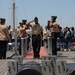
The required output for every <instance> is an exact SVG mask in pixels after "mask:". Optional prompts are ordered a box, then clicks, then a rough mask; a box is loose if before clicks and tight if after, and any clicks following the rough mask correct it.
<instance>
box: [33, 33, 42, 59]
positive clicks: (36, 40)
mask: <svg viewBox="0 0 75 75" xmlns="http://www.w3.org/2000/svg"><path fill="white" fill-rule="evenodd" d="M32 46H33V53H34V58H39V57H40V48H41V36H40V35H36V34H33V35H32Z"/></svg>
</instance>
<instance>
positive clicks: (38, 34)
mask: <svg viewBox="0 0 75 75" xmlns="http://www.w3.org/2000/svg"><path fill="white" fill-rule="evenodd" d="M32 22H34V24H30V23H32ZM27 25H29V26H30V27H31V28H32V46H33V53H34V58H40V48H41V41H42V40H41V39H42V36H43V28H42V26H41V25H40V24H39V23H38V18H37V17H35V18H34V20H32V21H30V22H29V23H27Z"/></svg>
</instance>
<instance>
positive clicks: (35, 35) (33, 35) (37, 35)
mask: <svg viewBox="0 0 75 75" xmlns="http://www.w3.org/2000/svg"><path fill="white" fill-rule="evenodd" d="M32 36H40V34H32Z"/></svg>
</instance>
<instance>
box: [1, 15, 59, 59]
mask: <svg viewBox="0 0 75 75" xmlns="http://www.w3.org/2000/svg"><path fill="white" fill-rule="evenodd" d="M56 18H57V16H51V20H50V23H49V24H50V30H51V36H52V54H53V55H57V50H56V39H57V37H58V33H59V29H58V24H57V22H56ZM1 24H2V22H1ZM4 24H5V21H4ZM19 24H20V25H19V26H18V27H17V31H18V36H17V37H18V38H20V39H21V38H24V37H25V36H26V29H29V28H30V27H31V29H32V47H33V54H34V55H33V56H34V58H40V48H41V41H42V39H43V27H42V25H40V24H39V21H38V18H37V17H35V18H34V19H33V20H32V21H30V22H27V20H22V22H20V23H19ZM0 30H1V29H0ZM0 32H1V31H0ZM5 34H6V36H7V35H8V34H7V33H5ZM2 38H3V37H2ZM7 39H8V40H10V37H9V36H8V38H7ZM4 48H5V47H4ZM20 48H21V45H20ZM19 53H20V54H21V49H20V51H19ZM0 55H1V52H0Z"/></svg>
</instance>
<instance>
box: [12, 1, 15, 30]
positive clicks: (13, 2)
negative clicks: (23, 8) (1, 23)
mask: <svg viewBox="0 0 75 75" xmlns="http://www.w3.org/2000/svg"><path fill="white" fill-rule="evenodd" d="M12 4H13V29H15V0H12Z"/></svg>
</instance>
